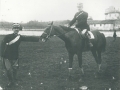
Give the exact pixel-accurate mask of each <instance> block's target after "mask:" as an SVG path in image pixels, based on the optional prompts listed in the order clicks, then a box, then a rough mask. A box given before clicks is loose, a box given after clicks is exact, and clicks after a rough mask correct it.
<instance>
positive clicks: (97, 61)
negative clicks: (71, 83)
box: [92, 50, 100, 72]
mask: <svg viewBox="0 0 120 90" xmlns="http://www.w3.org/2000/svg"><path fill="white" fill-rule="evenodd" d="M92 54H93V56H94V58H95V61H96V63H97V65H98V72H99V67H100V64H99V60H98V55H97V51H96V50H92Z"/></svg>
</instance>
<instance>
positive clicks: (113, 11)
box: [105, 11, 120, 15]
mask: <svg viewBox="0 0 120 90" xmlns="http://www.w3.org/2000/svg"><path fill="white" fill-rule="evenodd" d="M111 13H119V14H120V11H112V12H105V15H107V14H111Z"/></svg>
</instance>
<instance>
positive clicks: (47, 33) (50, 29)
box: [40, 22, 55, 42]
mask: <svg viewBox="0 0 120 90" xmlns="http://www.w3.org/2000/svg"><path fill="white" fill-rule="evenodd" d="M53 35H55V33H54V28H53V22H52V23H50V24H48V26H47V27H46V28H45V30H44V32H43V33H42V35H41V36H40V38H41V39H42V41H43V42H46V41H47V40H48V39H49V38H50V37H51V36H53Z"/></svg>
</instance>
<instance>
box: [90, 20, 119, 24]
mask: <svg viewBox="0 0 120 90" xmlns="http://www.w3.org/2000/svg"><path fill="white" fill-rule="evenodd" d="M115 21H116V20H88V24H114V23H115ZM118 22H120V20H119V21H118Z"/></svg>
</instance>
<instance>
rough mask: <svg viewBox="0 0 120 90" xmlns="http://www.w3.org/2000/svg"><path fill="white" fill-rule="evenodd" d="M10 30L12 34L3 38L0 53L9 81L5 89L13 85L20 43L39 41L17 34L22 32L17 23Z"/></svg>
mask: <svg viewBox="0 0 120 90" xmlns="http://www.w3.org/2000/svg"><path fill="white" fill-rule="evenodd" d="M12 30H13V33H12V34H8V35H6V36H5V37H4V38H3V40H2V42H1V51H0V52H1V53H0V54H1V59H2V61H3V65H4V67H5V70H6V72H7V77H8V79H9V83H8V85H7V87H11V86H13V85H15V81H16V76H17V70H18V67H19V45H20V43H21V41H32V42H38V41H39V38H36V37H32V36H31V37H30V36H29V37H28V36H22V35H20V34H18V33H19V31H20V30H22V26H21V25H20V24H18V23H15V24H13V26H12Z"/></svg>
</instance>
